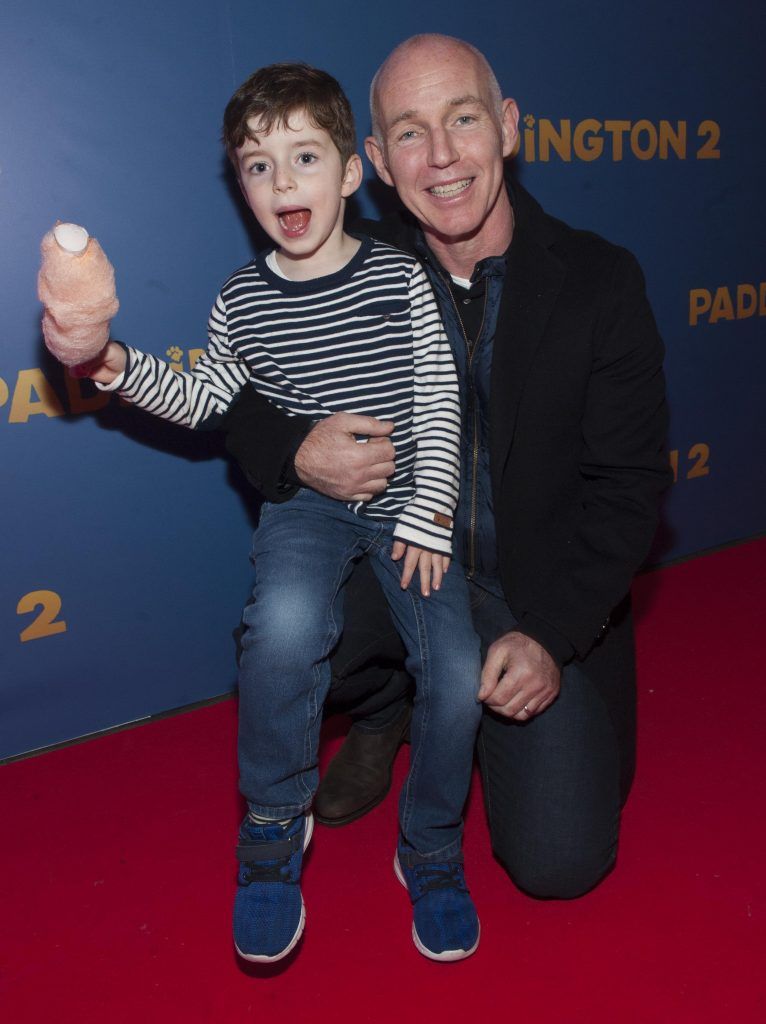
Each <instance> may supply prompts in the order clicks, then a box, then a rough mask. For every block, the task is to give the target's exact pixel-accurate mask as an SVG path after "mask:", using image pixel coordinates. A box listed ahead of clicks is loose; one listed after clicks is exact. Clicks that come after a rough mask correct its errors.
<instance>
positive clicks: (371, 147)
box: [364, 135, 394, 185]
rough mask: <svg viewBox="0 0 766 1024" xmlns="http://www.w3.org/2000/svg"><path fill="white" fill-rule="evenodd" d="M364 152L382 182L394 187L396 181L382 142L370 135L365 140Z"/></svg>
mask: <svg viewBox="0 0 766 1024" xmlns="http://www.w3.org/2000/svg"><path fill="white" fill-rule="evenodd" d="M364 151H365V153H366V154H367V159H368V160H369V161H370V163H371V164H372V166H373V167H374V168H375V170H376V172H377V175H378V177H379V178H380V179H381V181H385V183H386V184H387V185H393V183H394V179H393V178H392V177H391V175H390V173H389V170H388V164H387V163H386V158H385V155H384V153H383V150H382V148H381V145H380V142H379V141H378V139H377V138H376V137H375V136H374V135H368V136H367V138H366V139H365V140H364Z"/></svg>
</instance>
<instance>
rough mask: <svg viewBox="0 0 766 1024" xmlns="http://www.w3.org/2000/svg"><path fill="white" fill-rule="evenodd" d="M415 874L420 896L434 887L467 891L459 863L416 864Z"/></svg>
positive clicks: (431, 890)
mask: <svg viewBox="0 0 766 1024" xmlns="http://www.w3.org/2000/svg"><path fill="white" fill-rule="evenodd" d="M415 874H416V876H417V879H418V885H419V888H420V896H424V895H425V894H426V893H427V892H433V891H434V890H435V889H458V890H460V892H468V889H467V888H466V886H465V882H464V881H463V879H462V877H461V873H460V865H459V864H453V863H447V864H446V865H443V864H417V865H416V866H415Z"/></svg>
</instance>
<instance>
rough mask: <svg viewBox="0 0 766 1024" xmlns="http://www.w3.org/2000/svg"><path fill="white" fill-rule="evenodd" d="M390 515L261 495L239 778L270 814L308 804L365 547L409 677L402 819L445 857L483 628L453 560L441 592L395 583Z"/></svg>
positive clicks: (458, 799)
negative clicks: (349, 599) (475, 622)
mask: <svg viewBox="0 0 766 1024" xmlns="http://www.w3.org/2000/svg"><path fill="white" fill-rule="evenodd" d="M393 527H394V524H393V522H388V521H381V520H374V519H365V518H363V517H361V516H357V515H354V514H353V513H352V512H350V511H349V510H348V508H347V507H346V505H345V504H343V503H342V502H338V501H333V500H332V499H330V498H326V497H324V496H323V495H320V494H316V493H315V492H313V491H310V490H306V489H304V490H302V491H299V492H298V494H297V495H296V496H295V497H294V498H292V499H290V501H287V502H285V503H283V504H279V505H275V504H268V503H267V504H265V505H264V506H263V508H262V511H261V521H260V523H259V526H258V529H257V530H256V532H255V536H254V538H253V561H254V563H255V579H256V582H255V590H254V601H253V602H252V603H251V604H250V605H248V607H247V608H246V609H245V613H244V616H243V621H244V624H245V627H246V628H245V633H244V636H243V638H242V656H241V659H240V676H239V692H240V703H239V706H240V721H239V766H240V789H241V791H242V793H243V795H244V796H245V798H246V799H247V801H248V803H249V805H250V809H251V810H252V811H253V812H254V813H256V814H258V815H260V816H262V817H264V818H268V819H281V818H289V817H293V816H295V815H297V814H301V813H303V812H304V811H306V810H307V809H308V807H309V806H310V804H311V800H312V797H313V795H314V791H315V790H316V787H317V783H318V773H317V748H318V744H319V728H320V725H321V721H322V706H323V704H324V701H325V698H326V696H327V693H328V690H329V687H330V665H329V660H328V659H329V655H330V653H331V651H332V650H333V648H334V647H335V645H336V644H337V642H338V638H339V637H340V634H341V631H342V629H343V587H344V584H345V582H346V580H347V579H348V577H349V575H350V573H351V570H352V568H353V563H354V562H355V561H357V560H358V559H359V558H361V557H362V556H363V555H365V554H367V555H369V557H370V561H371V564H372V566H373V570H374V572H375V575H376V576H377V578H378V580H379V582H380V585H381V587H382V589H383V591H384V594H385V596H386V601H387V603H388V606H389V609H390V611H391V614H392V617H393V620H394V623H395V625H396V627H397V629H398V630H399V633H400V635H401V637H402V640H403V641H404V644H405V647H406V649H407V659H406V667H407V670H408V671H409V672H410V674H411V675H412V676H413V677H414V679H415V688H416V691H415V702H414V708H413V717H412V725H411V739H412V750H411V759H410V771H409V774H408V776H407V781H406V783H405V786H404V789H403V790H402V794H401V797H400V800H399V823H400V827H401V830H402V835H403V837H404V840H405V844H406V848H409V849H411V851H412V853H411V857H412V859H413V860H418V859H425V860H431V861H438V860H445V859H449V858H452V857H455V856H456V855H457V854H458V853H459V852H460V848H461V836H462V811H463V805H464V803H465V799H466V796H467V794H468V786H469V783H470V777H471V762H472V752H473V745H474V740H475V738H476V731H477V729H478V726H479V722H480V720H481V705H480V704H479V703H478V702H477V700H476V694H477V692H478V688H479V680H480V675H481V660H480V653H479V639H478V637H477V636H476V634H475V632H474V631H473V628H472V626H471V615H470V611H469V604H468V593H467V587H466V582H465V579H464V576H463V572H462V569H461V568H460V566H459V565H458V564H457V563H455V562H452V563H451V565H450V568H449V571H448V572H447V573H446V575H445V577H444V579H443V582H442V586H441V589H440V590H439V591H432V594H431V596H430V597H428V598H424V597H422V596H421V594H420V580H419V578H418V574H417V573H416V574H415V578H414V579H413V581H412V582H411V584H410V586H409V587H408V589H407V590H402V589H401V569H400V565H401V563H400V562H394V561H392V559H391V548H392V544H393Z"/></svg>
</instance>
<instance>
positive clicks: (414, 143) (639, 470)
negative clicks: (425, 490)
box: [227, 35, 669, 898]
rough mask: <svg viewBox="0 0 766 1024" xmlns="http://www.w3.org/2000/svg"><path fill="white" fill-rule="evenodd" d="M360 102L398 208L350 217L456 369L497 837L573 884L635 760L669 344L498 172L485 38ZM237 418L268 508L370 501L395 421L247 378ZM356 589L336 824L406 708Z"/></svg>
mask: <svg viewBox="0 0 766 1024" xmlns="http://www.w3.org/2000/svg"><path fill="white" fill-rule="evenodd" d="M371 113H372V125H373V134H372V135H371V136H370V137H369V138H368V139H367V140H366V143H365V149H366V152H367V155H368V157H369V159H370V160H371V162H372V164H373V165H374V167H375V170H376V171H377V173H378V175H379V177H380V178H381V179H382V180H383V181H384V182H385V183H386V184H388V185H390V186H392V187H393V188H394V189H395V190H396V192H397V194H398V197H399V199H400V200H401V203H402V204H403V207H404V209H403V210H402V211H401V213H399V214H397V215H395V216H394V217H392V218H390V219H389V220H387V221H384V222H382V223H373V222H364V223H363V224H362V225H360V227H361V229H362V230H364V231H366V232H367V233H369V234H372V235H374V236H375V237H377V238H380V239H382V240H383V241H387V242H390V243H392V244H394V245H396V246H398V247H399V248H402V249H404V250H406V251H408V252H412V253H414V254H416V255H417V256H418V257H419V258H420V260H421V261H422V263H423V265H424V267H425V268H426V272H427V274H428V277H429V279H430V281H431V284H432V286H433V289H434V292H435V293H436V297H437V300H438V303H439V307H440V310H441V314H442V317H443V320H444V323H445V327H446V330H447V334H448V337H449V339H450V343H451V346H452V350H453V354H454V357H455V362H456V365H457V368H458V374H459V377H460V382H461V408H462V414H463V439H462V448H463V450H462V479H461V498H460V505H459V509H458V514H457V518H456V524H455V556H456V557H457V558H458V559H459V560H460V561H461V562H462V564H463V567H464V569H465V573H466V576H467V579H468V581H469V587H470V591H471V601H472V615H473V620H474V626H475V628H476V630H477V632H478V633H479V635H480V637H481V638H482V643H483V657H484V668H483V674H482V685H481V691H480V694H479V697H480V699H481V700H482V701H483V703H484V715H483V718H482V726H481V730H480V734H479V741H478V754H479V760H480V765H481V770H482V778H483V785H484V796H485V804H486V809H487V815H488V819H489V826H490V832H491V837H492V845H493V849H494V851H495V854H496V856H497V857H498V858H499V860H500V861H501V863H502V864H503V865H504V867H505V868H506V870H507V871H508V873H509V875H510V876H511V878H512V879H513V880H514V882H515V883H516V884H517V885H518V886H519V887H520V888H522V889H523V890H525V891H526V892H528V893H530V894H532V895H536V896H540V897H549V898H550V897H557V898H571V897H574V896H578V895H581V894H582V893H584V892H586V891H587V890H589V889H591V888H592V887H593V886H594V885H596V884H597V882H598V881H599V880H600V879H601V878H603V877H604V875H605V874H606V873H607V872H608V871H609V870H610V868H611V867H612V865H613V863H614V860H615V856H616V850H617V839H618V830H619V820H620V809H621V806H622V803H623V802H624V800H625V798H626V796H627V793H628V789H629V787H630V784H631V780H632V775H633V766H634V742H635V713H634V712H635V685H634V658H633V628H632V621H631V614H630V584H631V580H632V577H633V575H634V573H635V571H636V570H637V568H638V567H639V566H640V565H641V563H642V562H643V560H644V559H645V557H646V555H647V552H648V550H649V545H650V543H651V540H652V537H653V534H654V531H655V527H656V523H657V515H658V504H659V498H660V495H661V493H662V491H663V489H664V488H665V486H666V485H667V483H668V481H669V468H668V463H667V458H666V455H665V454H664V450H663V447H664V439H665V431H666V407H665V394H664V383H663V375H662V359H663V346H662V342H661V340H660V338H659V336H658V333H657V329H656V326H655V322H654V318H653V316H652V313H651V310H650V308H649V305H648V303H647V300H646V295H645V289H644V281H643V277H642V274H641V271H640V269H639V267H638V265H637V263H636V261H635V259H634V258H633V257H632V256H631V255H630V254H629V253H628V252H626V251H625V250H624V249H621V248H618V247H616V246H614V245H611V244H610V243H608V242H606V241H604V240H603V239H602V238H599V237H598V236H596V235H593V234H590V233H588V232H584V231H576V230H573V229H572V228H570V227H568V226H567V225H566V224H564V223H562V222H561V221H559V220H555V219H554V218H552V217H550V216H549V215H548V214H546V213H545V211H544V210H543V209H542V208H541V207H540V206H539V204H538V203H537V202H536V201H535V200H534V199H533V198H532V196H530V195H529V193H528V192H526V191H525V190H524V189H523V188H521V186H519V185H518V184H515V183H512V182H511V180H510V178H509V177H508V175H507V171H506V166H505V162H506V159H507V158H508V157H509V156H510V155H511V154H512V153H513V151H514V148H515V145H516V142H517V138H518V120H519V112H518V108H517V106H516V103H515V102H514V101H513V100H512V99H504V98H503V95H502V92H501V90H500V88H499V86H498V83H497V80H496V78H495V76H494V74H493V72H492V70H491V68H490V67H489V65H488V63H487V61H486V59H485V58H484V57H483V55H482V54H481V53H479V51H477V50H476V49H475V48H473V47H472V46H470V45H469V44H467V43H465V42H463V41H461V40H457V39H453V38H451V37H448V36H441V35H425V36H415V37H413V38H411V39H408V40H406V41H405V42H403V43H402V44H401V45H400V46H398V47H397V48H396V49H395V50H394V51H393V53H392V54H391V55H390V56H389V57H388V59H387V60H386V61H385V62H384V64H383V65H382V67H381V68H380V69H379V71H378V73H377V74H376V76H375V78H374V80H373V85H372V90H371ZM228 428H229V437H228V441H227V443H228V445H229V447H230V450H232V451H233V453H234V454H235V455H236V457H237V458H238V459H239V461H240V462H241V463H242V465H243V466H244V467H245V469H246V471H247V472H248V474H249V476H250V478H251V479H252V480H253V481H254V482H255V483H256V486H257V487H258V488H259V489H260V490H261V491H262V492H263V493H264V494H265V495H266V496H267V497H268V498H269V499H270V500H277V501H279V500H286V499H289V497H290V496H291V494H292V493H294V491H295V489H296V487H298V486H307V487H310V488H313V489H315V490H317V491H320V492H322V493H324V494H327V495H329V496H331V497H334V498H337V499H340V500H343V501H351V500H354V499H357V500H358V499H360V498H362V499H363V498H366V497H369V496H371V495H372V494H376V493H379V492H380V491H381V490H383V489H384V488H385V485H386V480H387V478H388V476H389V475H390V473H391V471H392V469H393V456H394V453H393V449H392V447H391V445H390V442H388V440H387V436H386V435H387V434H388V432H389V431H390V425H388V424H383V423H379V422H378V421H375V420H370V419H369V418H367V417H355V416H350V415H348V414H345V413H342V414H337V415H335V416H331V417H329V418H328V419H325V420H322V421H321V422H320V423H317V424H311V423H306V422H295V418H293V419H292V420H288V419H287V418H286V417H284V416H283V415H282V414H280V413H279V412H278V411H277V410H275V409H273V408H271V407H269V406H268V403H266V402H265V401H264V400H263V399H259V398H258V396H256V395H255V393H254V392H252V393H250V392H248V394H247V395H246V397H245V398H243V400H242V401H241V402H240V403H239V405H238V406H237V407H235V409H234V410H233V411H232V412H231V413H230V416H229V423H228ZM360 434H364V435H368V436H369V439H370V441H369V443H368V444H367V445H359V444H357V440H356V438H357V436H358V435H360ZM349 588H350V593H349V595H348V600H347V602H346V603H347V608H348V610H347V613H346V620H347V621H346V633H345V636H344V639H343V641H342V642H341V645H340V647H339V649H338V652H337V653H336V657H335V661H334V691H333V692H334V696H335V697H336V699H337V700H338V702H339V703H340V704H341V705H343V704H344V703H345V707H346V708H349V707H350V708H351V710H352V711H353V710H356V713H357V714H356V724H355V725H354V726H353V727H352V729H351V731H350V733H349V736H348V738H347V740H346V743H345V744H344V748H343V749H342V750H341V752H340V754H339V755H338V756H337V757H336V759H335V761H334V762H333V764H332V765H331V766H330V770H329V772H328V775H327V776H326V778H325V779H324V780H323V782H322V785H321V786H320V790H319V792H318V794H317V799H316V809H317V812H318V816H319V818H320V820H323V821H325V823H327V824H344V823H347V822H349V821H352V820H354V818H356V817H359V816H360V815H361V814H363V813H366V811H367V810H369V809H370V807H372V806H374V805H375V803H377V802H378V801H379V800H380V799H382V797H383V796H384V795H385V792H386V790H387V787H388V785H389V784H390V767H391V762H392V761H393V758H394V755H395V753H396V749H397V748H398V746H399V744H400V743H401V741H402V738H403V735H404V732H405V729H406V721H407V711H406V706H405V705H404V704H403V703H402V699H401V692H402V690H403V688H404V685H405V683H406V676H405V675H404V674H403V672H402V671H401V666H400V665H398V664H397V657H401V651H400V650H399V649H398V647H397V645H396V643H395V641H393V640H392V634H393V628H392V627H391V626H390V620H389V619H388V616H387V614H386V612H385V607H384V604H383V601H382V598H381V596H380V594H379V592H378V588H377V585H376V584H375V582H374V580H372V578H371V577H370V576H369V572H368V571H367V570H366V567H365V565H364V563H363V562H362V563H360V565H359V566H358V567H357V569H355V571H354V574H353V575H352V579H351V582H350V584H349Z"/></svg>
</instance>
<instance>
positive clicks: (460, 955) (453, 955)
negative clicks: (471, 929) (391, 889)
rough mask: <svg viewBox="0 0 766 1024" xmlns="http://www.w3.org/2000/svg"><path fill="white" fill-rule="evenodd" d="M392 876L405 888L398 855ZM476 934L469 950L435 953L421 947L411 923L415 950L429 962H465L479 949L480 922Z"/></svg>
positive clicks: (395, 858) (416, 932)
mask: <svg viewBox="0 0 766 1024" xmlns="http://www.w3.org/2000/svg"><path fill="white" fill-rule="evenodd" d="M394 874H395V875H396V877H397V879H398V880H399V882H400V883H401V884H402V885H403V886H404V888H405V889H406V888H407V883H406V881H405V880H404V873H403V872H402V867H401V864H400V863H399V854H398V853H396V854H395V855H394ZM477 923H478V926H479V930H478V934H477V936H476V942H474V944H473V945H472V946H471V948H470V949H445V950H443V951H442V952H441V953H435V952H434V951H433V950H432V949H429V948H428V946H425V945H423V943H422V942H421V939H420V936H419V935H418V930H417V928H416V927H415V922H414V921H413V923H412V941H413V942H414V943H415V949H417V951H418V953H422V954H423V956H426V957H428V959H429V960H439V961H441V962H442V963H450V962H452V961H454V960H465V958H466V957H469V956H471V954H472V953H475V952H476V950H477V949H478V948H479V940H480V939H481V922H480V921H478V922H477Z"/></svg>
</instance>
